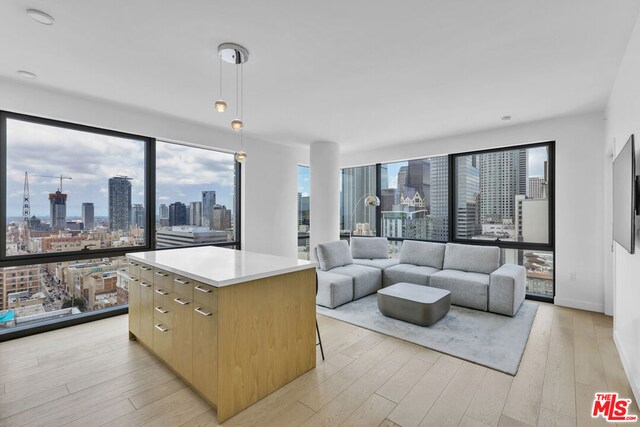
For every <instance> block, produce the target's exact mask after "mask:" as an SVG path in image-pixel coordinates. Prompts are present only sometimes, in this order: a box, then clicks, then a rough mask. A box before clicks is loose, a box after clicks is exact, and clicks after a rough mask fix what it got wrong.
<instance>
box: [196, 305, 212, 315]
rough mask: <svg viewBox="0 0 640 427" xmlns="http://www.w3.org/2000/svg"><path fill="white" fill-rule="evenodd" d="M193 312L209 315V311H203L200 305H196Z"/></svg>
mask: <svg viewBox="0 0 640 427" xmlns="http://www.w3.org/2000/svg"><path fill="white" fill-rule="evenodd" d="M195 312H196V313H198V314H202V315H203V316H211V313H207V312H206V311H203V310H202V307H197V308H196V309H195Z"/></svg>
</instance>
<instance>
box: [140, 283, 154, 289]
mask: <svg viewBox="0 0 640 427" xmlns="http://www.w3.org/2000/svg"><path fill="white" fill-rule="evenodd" d="M140 284H141V285H142V286H144V287H145V288H150V287H151V285H150V284H148V283H147V282H140Z"/></svg>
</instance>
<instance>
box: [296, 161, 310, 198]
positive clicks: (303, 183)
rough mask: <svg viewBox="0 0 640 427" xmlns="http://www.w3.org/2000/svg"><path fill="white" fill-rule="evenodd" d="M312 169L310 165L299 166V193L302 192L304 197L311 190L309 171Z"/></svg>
mask: <svg viewBox="0 0 640 427" xmlns="http://www.w3.org/2000/svg"><path fill="white" fill-rule="evenodd" d="M310 171H311V169H310V168H309V167H308V166H298V193H302V196H303V197H306V196H308V195H309V193H310V192H311V190H310V188H309V185H310V183H309V172H310Z"/></svg>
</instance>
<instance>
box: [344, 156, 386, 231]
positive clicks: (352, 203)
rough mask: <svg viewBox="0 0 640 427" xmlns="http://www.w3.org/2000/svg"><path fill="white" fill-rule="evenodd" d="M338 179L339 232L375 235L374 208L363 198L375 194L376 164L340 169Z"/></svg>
mask: <svg viewBox="0 0 640 427" xmlns="http://www.w3.org/2000/svg"><path fill="white" fill-rule="evenodd" d="M340 179H341V184H340V188H341V191H340V233H341V234H349V233H352V234H353V235H354V236H375V235H376V222H377V221H376V208H375V206H365V203H364V199H365V198H366V196H367V195H370V194H371V195H374V196H375V194H376V166H375V165H371V166H361V167H356V168H345V169H342V173H341V177H340Z"/></svg>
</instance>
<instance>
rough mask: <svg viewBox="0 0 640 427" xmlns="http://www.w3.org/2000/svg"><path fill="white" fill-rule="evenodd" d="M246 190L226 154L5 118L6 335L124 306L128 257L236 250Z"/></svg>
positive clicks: (2, 265) (0, 269)
mask: <svg viewBox="0 0 640 427" xmlns="http://www.w3.org/2000/svg"><path fill="white" fill-rule="evenodd" d="M239 188H240V186H239V165H238V164H237V163H236V162H235V161H234V159H233V155H232V154H229V153H221V152H216V151H212V150H207V149H202V148H194V147H187V146H182V145H177V144H170V143H165V142H156V140H155V139H153V138H149V137H145V136H139V135H131V134H126V133H122V132H115V131H111V130H105V129H97V128H92V127H88V126H82V125H76V124H71V123H65V122H59V121H53V120H47V119H42V118H38V117H31V116H25V115H20V114H13V113H7V112H0V202H1V208H0V220H1V221H4V223H5V232H4V233H0V340H2V339H3V338H4V337H9V336H12V334H14V335H15V334H17V333H22V332H19V331H27V332H28V331H29V330H32V331H35V330H38V329H42V328H43V326H42V325H44V324H49V323H55V322H60V323H61V324H63V323H65V322H68V321H69V320H72V321H73V322H75V321H77V320H73V319H79V318H82V319H84V318H87V319H90V318H97V317H100V316H103V315H108V314H109V313H116V312H123V310H124V311H126V307H127V306H126V304H127V300H128V274H127V261H126V259H125V258H124V254H125V253H127V252H135V251H140V250H152V249H156V248H157V249H161V248H164V247H172V246H194V245H207V244H212V245H220V246H231V247H237V245H238V242H239V237H238V236H239V225H240V224H239V219H238V218H239V215H238V210H239V206H238V200H239V195H238V189H239ZM27 332H24V333H27Z"/></svg>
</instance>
